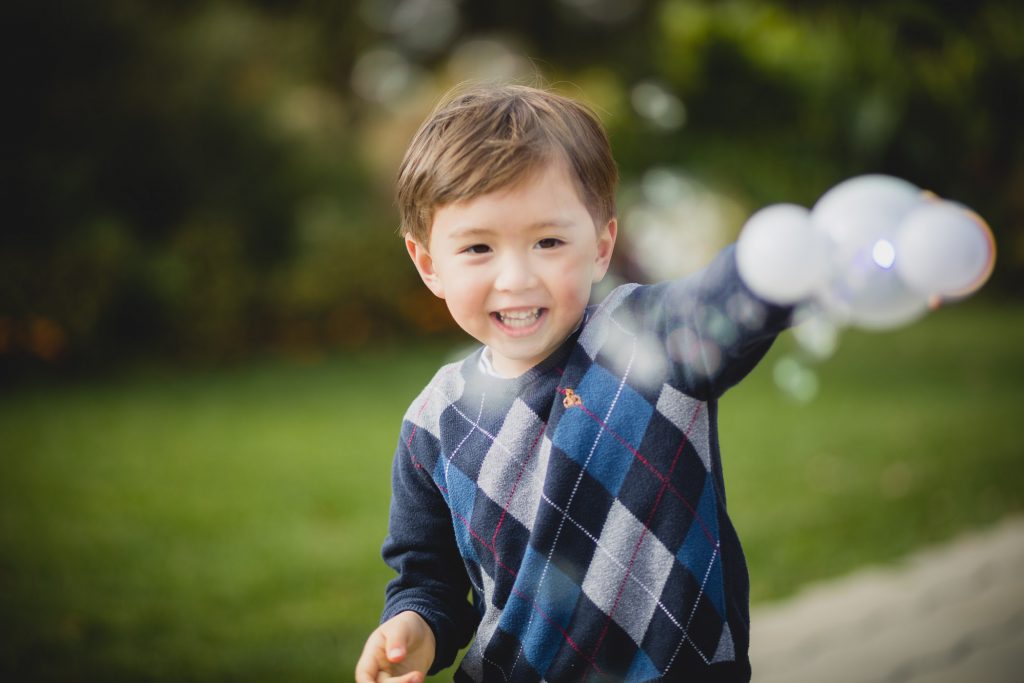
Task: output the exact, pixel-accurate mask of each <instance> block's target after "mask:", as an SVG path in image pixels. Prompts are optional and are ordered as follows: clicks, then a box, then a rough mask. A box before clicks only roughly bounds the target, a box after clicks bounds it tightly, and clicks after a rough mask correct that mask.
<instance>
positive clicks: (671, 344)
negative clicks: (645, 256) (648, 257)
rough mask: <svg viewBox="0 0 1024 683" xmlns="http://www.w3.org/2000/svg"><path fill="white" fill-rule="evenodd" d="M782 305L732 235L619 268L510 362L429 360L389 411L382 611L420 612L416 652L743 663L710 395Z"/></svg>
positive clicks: (742, 592) (586, 661) (686, 668)
mask: <svg viewBox="0 0 1024 683" xmlns="http://www.w3.org/2000/svg"><path fill="white" fill-rule="evenodd" d="M789 314H790V311H789V310H788V309H785V308H779V307H773V306H769V305H766V304H764V303H763V302H760V301H758V300H757V299H756V298H755V297H754V296H753V295H752V294H751V293H750V292H749V291H748V290H747V289H746V288H745V287H744V286H743V285H742V283H741V282H740V280H739V278H738V276H737V274H736V266H735V256H734V249H733V248H732V247H729V248H727V249H726V250H724V251H723V252H722V253H721V254H720V255H719V257H718V258H716V260H715V261H714V262H713V263H712V264H711V265H710V266H709V267H708V268H706V269H705V270H704V271H702V272H701V273H698V274H696V275H694V276H691V277H688V278H685V279H683V280H678V281H673V282H668V283H662V284H658V285H650V286H641V285H624V286H621V287H618V288H617V289H615V290H614V291H613V292H612V293H611V294H609V295H608V296H607V297H606V298H605V300H604V301H603V302H602V303H601V304H600V305H599V306H596V307H591V308H588V309H587V312H586V314H585V317H584V321H583V323H582V324H581V326H580V328H579V329H578V330H577V331H576V332H575V333H574V334H573V335H572V336H571V337H570V338H569V339H568V340H567V341H566V342H565V343H564V344H563V345H562V346H561V348H559V349H558V350H557V351H556V352H555V353H553V354H552V355H551V356H550V357H549V358H548V359H546V360H545V361H543V362H542V363H540V364H539V365H538V366H536V367H535V368H533V369H532V370H530V371H528V372H527V373H526V374H524V375H522V376H520V377H517V378H515V379H501V378H495V377H493V376H489V375H487V374H486V373H485V372H483V371H482V370H481V367H480V365H481V364H480V353H481V351H480V350H478V351H477V352H475V353H473V354H472V355H470V356H469V357H468V358H467V359H465V360H463V361H461V362H458V363H453V364H450V365H446V366H445V367H443V368H441V369H440V370H439V371H438V373H437V374H436V375H435V377H434V378H433V379H432V380H431V382H430V384H429V385H428V386H427V387H426V388H425V389H424V390H423V392H422V393H421V394H420V395H419V397H417V398H416V399H415V400H414V401H413V403H412V405H411V406H410V408H409V410H408V412H407V413H406V415H405V418H404V420H403V424H402V432H401V436H400V439H399V444H398V449H397V453H396V456H395V460H394V466H393V477H392V501H391V511H390V523H389V533H388V537H387V539H386V540H385V543H384V547H383V556H384V560H385V561H386V562H387V563H388V564H389V565H390V566H391V567H392V568H393V569H395V570H396V571H397V572H398V576H397V577H396V578H395V579H394V580H392V581H391V582H390V583H389V584H388V587H387V591H386V603H385V608H384V613H383V618H382V621H383V620H387V619H389V618H391V617H392V616H394V615H396V614H398V613H399V612H402V611H404V610H413V611H415V612H417V613H419V614H420V615H421V616H422V617H423V618H424V619H425V620H426V621H427V623H428V624H429V625H430V626H431V628H432V629H433V632H434V634H435V637H436V642H437V650H436V658H435V661H434V665H433V668H432V670H431V672H437V671H439V670H440V669H442V668H444V667H447V666H449V665H450V664H451V663H452V662H453V660H454V657H455V655H456V654H457V651H458V650H459V649H460V648H461V647H464V646H465V645H466V644H467V643H469V641H470V640H471V639H473V643H472V645H471V646H470V647H469V649H468V650H467V652H466V654H465V656H464V658H463V661H462V663H461V666H460V668H459V670H458V672H457V673H456V675H455V679H456V680H457V681H465V680H472V681H500V682H502V683H504V682H512V681H516V682H518V681H523V682H527V681H542V680H545V681H550V682H552V683H555V682H559V681H590V680H606V679H608V680H626V681H646V680H651V679H659V678H660V679H664V680H672V681H712V680H714V681H718V680H721V681H747V680H749V678H750V663H749V659H748V656H747V648H748V642H749V607H748V603H749V599H748V578H747V570H746V563H745V560H744V557H743V551H742V549H741V547H740V542H739V539H738V538H737V536H736V532H735V530H734V529H733V526H732V524H731V522H730V521H729V517H728V514H727V512H726V505H725V490H724V486H723V480H722V466H721V460H720V456H719V446H718V435H717V426H716V422H717V412H718V403H717V399H718V398H719V396H721V394H722V393H723V392H724V391H725V390H726V389H727V388H728V387H729V386H731V385H733V384H735V383H736V382H737V381H739V380H740V379H741V378H742V377H743V376H744V375H745V374H747V373H748V372H749V371H750V370H751V369H752V368H753V367H754V365H755V364H756V363H757V362H758V361H759V360H760V359H761V357H762V356H763V355H764V354H765V353H766V352H767V350H768V348H769V346H770V345H771V343H772V341H773V339H774V337H775V335H776V334H777V333H778V332H779V331H780V330H781V329H783V328H784V327H785V326H786V325H787V324H788V323H789V318H790V315H789ZM467 596H468V597H467ZM474 635H475V639H474Z"/></svg>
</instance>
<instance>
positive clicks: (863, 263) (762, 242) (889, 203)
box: [736, 175, 996, 398]
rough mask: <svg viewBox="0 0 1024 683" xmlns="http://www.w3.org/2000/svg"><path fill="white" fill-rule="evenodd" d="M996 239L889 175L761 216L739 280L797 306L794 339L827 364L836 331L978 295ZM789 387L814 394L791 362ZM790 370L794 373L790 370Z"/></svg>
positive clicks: (952, 205)
mask: <svg viewBox="0 0 1024 683" xmlns="http://www.w3.org/2000/svg"><path fill="white" fill-rule="evenodd" d="M995 251H996V250H995V241H994V240H993V237H992V232H991V230H990V229H989V227H988V225H987V224H986V223H985V221H984V220H983V219H982V218H981V217H980V216H978V214H977V213H975V212H974V211H972V210H971V209H969V208H967V207H965V206H963V205H962V204H959V203H957V202H954V201H949V200H944V199H941V198H939V197H937V196H935V195H934V194H932V193H929V192H925V191H922V190H921V189H920V188H918V187H916V186H915V185H913V184H911V183H909V182H907V181H905V180H901V179H899V178H894V177H891V176H886V175H864V176H858V177H855V178H851V179H849V180H845V181H843V182H841V183H839V184H838V185H836V186H835V187H833V188H831V189H830V190H828V191H827V192H826V193H825V194H824V195H822V196H821V198H820V199H818V201H817V202H816V203H815V204H814V206H813V207H812V208H811V209H809V210H808V209H807V208H805V207H802V206H798V205H795V204H775V205H772V206H768V207H765V208H763V209H761V210H760V211H757V212H756V213H754V214H753V215H752V216H751V217H750V219H749V220H748V221H747V222H746V224H745V225H744V226H743V229H742V231H741V232H740V236H739V240H738V242H737V254H736V255H737V262H738V266H739V270H740V276H741V277H742V278H743V280H744V282H745V283H746V284H747V286H748V287H749V288H750V289H751V290H752V291H753V292H754V293H755V294H757V295H758V296H759V297H761V298H762V299H764V300H766V301H769V302H772V303H777V304H796V305H798V307H799V308H798V314H797V315H798V319H799V320H802V321H803V324H801V325H798V326H797V327H796V328H795V330H794V336H795V338H796V340H797V342H798V343H799V344H800V345H801V346H802V347H803V348H804V349H805V350H807V351H808V352H810V353H811V354H812V355H814V356H816V357H819V358H822V357H827V356H828V355H830V354H831V353H832V351H833V350H834V349H835V346H836V339H837V336H838V330H840V329H842V328H843V327H857V328H861V329H868V330H885V329H894V328H897V327H901V326H904V325H907V324H910V323H912V322H914V321H916V320H918V319H919V318H921V317H922V316H924V315H925V314H926V313H927V312H928V311H929V310H931V309H934V308H937V307H938V306H939V305H940V304H941V303H942V302H944V301H949V300H958V299H962V298H964V297H966V296H969V295H970V294H972V293H974V292H975V291H977V290H978V289H979V288H980V287H981V286H982V285H983V284H984V283H985V281H986V280H987V279H988V277H989V275H991V273H992V269H993V266H994V264H995ZM784 362H785V366H784V367H783V368H782V369H781V370H780V369H779V368H778V367H777V368H776V379H777V381H778V383H779V385H780V387H782V388H786V387H787V386H791V385H792V386H795V385H799V386H801V387H803V388H802V389H800V390H799V391H797V392H791V393H796V394H799V395H798V396H797V397H798V398H803V397H806V396H807V395H808V394H813V392H812V391H809V390H808V389H807V387H808V386H809V384H810V383H809V381H808V380H807V379H806V369H805V368H802V367H799V366H798V364H796V365H794V363H793V362H792V359H784ZM787 368H788V369H787Z"/></svg>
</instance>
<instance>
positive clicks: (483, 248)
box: [462, 244, 491, 254]
mask: <svg viewBox="0 0 1024 683" xmlns="http://www.w3.org/2000/svg"><path fill="white" fill-rule="evenodd" d="M490 250H491V248H490V247H489V246H487V245H486V244H473V245H470V246H468V247H466V248H465V249H463V250H462V252H463V253H464V254H486V253H487V252H489V251H490Z"/></svg>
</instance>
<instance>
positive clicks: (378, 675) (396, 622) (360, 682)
mask: <svg viewBox="0 0 1024 683" xmlns="http://www.w3.org/2000/svg"><path fill="white" fill-rule="evenodd" d="M434 648H435V641H434V632H433V631H432V630H431V629H430V626H428V625H427V622H426V621H424V620H423V617H421V616H420V615H418V614H416V613H415V612H402V613H400V614H397V615H395V616H394V617H392V618H390V619H388V620H387V621H385V622H384V623H383V624H381V625H380V626H378V627H377V630H375V631H374V632H373V633H371V634H370V637H369V638H367V639H366V645H364V646H363V654H362V655H361V656H360V657H359V661H358V662H356V683H423V680H424V679H425V678H426V676H427V670H428V669H430V665H431V664H433V663H434Z"/></svg>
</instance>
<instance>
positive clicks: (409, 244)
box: [405, 236, 444, 299]
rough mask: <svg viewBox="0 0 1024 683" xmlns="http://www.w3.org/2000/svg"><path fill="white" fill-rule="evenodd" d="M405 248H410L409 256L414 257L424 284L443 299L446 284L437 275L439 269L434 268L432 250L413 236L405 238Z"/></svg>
mask: <svg viewBox="0 0 1024 683" xmlns="http://www.w3.org/2000/svg"><path fill="white" fill-rule="evenodd" d="M405 248H406V249H407V250H408V252H409V258H411V259H412V263H413V265H414V266H416V271H417V272H418V273H419V274H420V278H421V279H422V280H423V284H425V285H426V286H427V289H429V290H430V291H431V292H433V293H434V295H435V296H437V297H439V298H441V299H443V298H444V285H443V284H441V279H440V278H439V277H438V276H437V271H435V270H434V259H433V258H431V256H430V252H429V251H427V248H426V247H425V246H423V245H422V244H420V243H419V242H417V241H416V240H415V239H413V238H412V237H411V236H410V237H406V238H405Z"/></svg>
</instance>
